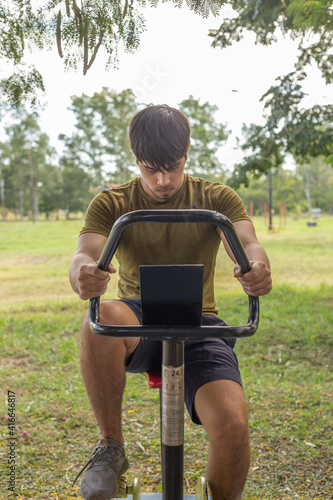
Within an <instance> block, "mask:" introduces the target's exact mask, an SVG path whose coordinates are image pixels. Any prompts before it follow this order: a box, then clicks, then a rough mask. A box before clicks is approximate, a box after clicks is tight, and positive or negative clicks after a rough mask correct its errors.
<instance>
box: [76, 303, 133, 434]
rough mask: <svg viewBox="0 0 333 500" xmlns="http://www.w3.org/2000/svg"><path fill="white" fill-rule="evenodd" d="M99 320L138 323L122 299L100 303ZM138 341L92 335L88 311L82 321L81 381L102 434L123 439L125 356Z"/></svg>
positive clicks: (112, 323) (117, 323)
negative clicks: (122, 409)
mask: <svg viewBox="0 0 333 500" xmlns="http://www.w3.org/2000/svg"><path fill="white" fill-rule="evenodd" d="M100 322H101V323H103V324H109V325H136V324H139V322H138V320H137V317H136V316H135V314H134V312H133V311H132V310H131V309H130V308H129V307H128V306H127V305H126V304H124V303H123V302H121V301H117V300H110V301H104V302H101V304H100ZM138 343H139V339H137V338H113V337H102V336H99V335H94V334H93V333H92V332H91V330H90V327H89V321H88V315H86V316H85V318H84V321H83V324H82V333H81V349H80V363H81V371H82V376H83V381H84V384H85V387H86V390H87V393H88V396H89V399H90V403H91V406H92V408H93V411H94V413H95V416H96V419H97V422H98V425H99V428H100V432H101V437H102V438H106V437H108V438H111V439H114V440H115V441H118V442H123V435H122V429H121V421H122V415H121V407H122V397H123V391H124V387H125V360H126V359H127V358H128V356H130V355H131V354H132V353H133V352H134V350H135V348H136V347H137V345H138Z"/></svg>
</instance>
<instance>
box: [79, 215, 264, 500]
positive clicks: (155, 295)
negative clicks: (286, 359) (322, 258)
mask: <svg viewBox="0 0 333 500" xmlns="http://www.w3.org/2000/svg"><path fill="white" fill-rule="evenodd" d="M147 222H156V223H166V222H169V223H170V222H171V223H206V224H213V225H215V226H217V227H219V228H220V229H221V230H222V231H223V233H224V235H225V237H226V240H227V242H228V243H229V245H230V248H231V250H232V252H233V254H234V256H235V259H236V261H237V262H238V264H239V265H240V267H241V270H242V272H243V273H246V272H248V271H249V270H250V269H251V266H250V263H249V260H248V258H247V255H246V253H245V250H244V248H243V246H242V244H241V242H240V240H239V237H238V235H237V233H236V230H235V228H234V226H233V224H232V223H231V222H230V220H229V219H228V218H227V217H225V216H224V215H221V214H219V213H217V212H213V211H210V210H197V209H188V210H137V211H134V212H129V213H127V214H125V215H122V216H121V217H120V218H119V219H118V220H117V221H116V222H115V224H114V225H113V228H112V230H111V232H110V236H109V238H108V240H107V242H106V245H105V247H104V250H103V252H102V255H101V257H100V260H99V263H98V267H99V269H102V270H104V271H105V270H107V268H108V266H109V264H110V262H111V259H112V257H113V255H114V253H115V251H116V248H117V246H118V243H119V241H120V238H121V235H122V233H123V232H124V230H125V229H126V228H128V227H130V226H132V225H134V224H142V223H147ZM161 283H163V286H160V284H161ZM140 286H141V306H142V325H133V326H132V325H124V326H119V325H103V324H101V323H99V303H100V301H99V297H96V298H93V299H91V300H90V307H89V321H90V327H91V330H92V331H93V333H95V334H97V335H102V336H109V337H141V338H145V339H150V340H160V341H162V346H163V351H162V352H163V360H162V366H161V375H160V374H157V378H156V374H151V380H150V386H153V387H156V386H157V387H159V388H161V389H160V404H161V462H162V493H145V494H140V491H139V490H140V484H139V479H135V480H134V482H133V485H130V486H129V485H127V484H126V481H125V479H124V478H123V477H122V478H120V481H119V485H120V492H119V495H118V497H122V498H128V499H132V500H139V499H141V500H146V499H147V500H148V499H149V500H155V499H156V500H158V499H162V500H187V499H191V498H192V499H193V498H195V499H196V500H207V498H208V496H207V485H206V481H205V478H203V477H201V478H199V481H198V484H197V488H196V494H195V495H187V494H186V495H184V493H183V488H184V487H183V483H184V459H183V456H184V344H185V341H187V340H199V339H200V340H203V339H205V338H207V337H215V338H231V337H233V338H242V337H250V336H251V335H253V334H254V333H255V331H256V330H257V328H258V323H259V300H258V298H257V297H251V296H249V314H248V323H247V324H246V325H245V326H206V325H205V326H202V325H201V314H202V288H203V265H200V264H195V265H175V266H174V265H167V266H140ZM160 376H161V379H160V378H159V377H160Z"/></svg>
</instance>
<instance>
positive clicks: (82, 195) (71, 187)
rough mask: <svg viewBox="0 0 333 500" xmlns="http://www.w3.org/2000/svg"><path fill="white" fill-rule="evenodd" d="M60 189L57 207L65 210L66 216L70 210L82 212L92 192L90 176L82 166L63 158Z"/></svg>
mask: <svg viewBox="0 0 333 500" xmlns="http://www.w3.org/2000/svg"><path fill="white" fill-rule="evenodd" d="M61 167H62V168H61V180H62V190H61V195H60V201H59V204H58V208H62V209H63V210H65V212H66V217H67V218H69V214H70V213H72V212H84V211H85V210H86V208H87V205H88V203H89V202H90V201H91V199H92V197H93V194H92V193H91V192H90V188H91V185H92V179H91V176H90V175H89V174H88V173H87V172H85V171H84V170H83V169H82V168H80V167H77V166H76V165H75V164H73V163H72V162H71V160H68V159H66V158H64V159H63V160H62V165H61Z"/></svg>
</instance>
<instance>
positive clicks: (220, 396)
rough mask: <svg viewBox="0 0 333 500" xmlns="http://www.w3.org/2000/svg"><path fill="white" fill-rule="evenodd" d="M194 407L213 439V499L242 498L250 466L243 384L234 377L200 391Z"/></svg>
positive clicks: (209, 472) (210, 459)
mask: <svg viewBox="0 0 333 500" xmlns="http://www.w3.org/2000/svg"><path fill="white" fill-rule="evenodd" d="M194 404H195V410H196V412H197V414H198V416H199V418H200V420H201V422H202V424H203V426H204V428H205V430H206V432H207V434H208V437H209V441H210V448H209V457H208V466H207V481H208V484H209V486H210V489H211V493H212V498H213V500H240V499H241V495H242V491H243V489H244V485H245V482H246V477H247V474H248V470H249V465H250V446H249V430H248V413H247V405H246V401H245V396H244V392H243V389H242V387H241V386H240V385H239V384H238V383H237V382H234V381H232V380H217V381H213V382H209V383H207V384H205V385H203V386H202V387H200V388H199V389H198V390H197V393H196V396H195V402H194Z"/></svg>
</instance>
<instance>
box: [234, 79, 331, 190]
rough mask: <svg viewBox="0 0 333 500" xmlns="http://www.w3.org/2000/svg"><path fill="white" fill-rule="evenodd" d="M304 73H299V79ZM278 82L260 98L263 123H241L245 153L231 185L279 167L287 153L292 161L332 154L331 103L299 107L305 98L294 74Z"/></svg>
mask: <svg viewBox="0 0 333 500" xmlns="http://www.w3.org/2000/svg"><path fill="white" fill-rule="evenodd" d="M304 77H305V73H303V74H302V78H304ZM278 81H279V82H280V83H279V84H278V85H276V86H272V87H271V88H270V89H269V90H268V91H267V92H266V93H265V94H264V96H263V97H262V98H261V100H262V101H264V111H265V114H264V116H265V119H266V122H265V124H264V125H262V126H261V125H255V124H251V125H249V126H245V125H244V126H243V133H244V136H245V141H244V142H243V144H242V145H241V148H242V149H243V151H244V152H246V153H247V155H246V156H245V158H244V160H243V161H242V162H241V163H240V164H238V165H236V166H235V170H234V174H233V184H234V185H235V186H238V185H240V184H241V183H245V184H246V183H247V175H248V173H249V172H253V173H254V174H255V175H256V176H258V175H261V173H264V172H268V171H269V170H270V169H272V168H273V169H274V168H278V167H279V166H281V165H282V164H283V162H284V159H285V157H286V155H287V153H290V154H291V155H293V156H294V158H295V161H297V162H304V161H308V160H309V159H310V158H315V157H319V156H324V157H326V158H327V159H328V160H329V159H330V158H332V155H333V126H332V117H333V106H332V105H330V104H329V105H326V106H318V105H317V106H313V107H312V108H310V109H299V106H300V103H301V101H302V99H303V97H304V92H303V91H302V88H301V84H300V82H297V83H295V80H294V74H293V73H292V74H288V75H286V76H284V77H279V78H278Z"/></svg>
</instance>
